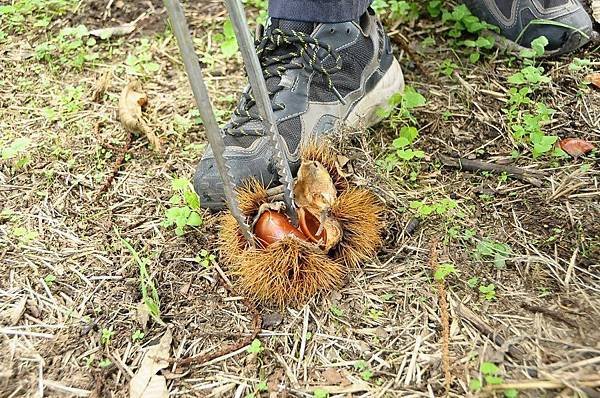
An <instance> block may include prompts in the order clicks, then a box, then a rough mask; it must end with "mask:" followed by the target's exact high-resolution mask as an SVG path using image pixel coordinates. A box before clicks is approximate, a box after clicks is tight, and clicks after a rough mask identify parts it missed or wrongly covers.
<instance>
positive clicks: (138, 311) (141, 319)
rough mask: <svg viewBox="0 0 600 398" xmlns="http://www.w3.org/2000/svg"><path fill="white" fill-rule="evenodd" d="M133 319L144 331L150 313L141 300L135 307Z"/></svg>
mask: <svg viewBox="0 0 600 398" xmlns="http://www.w3.org/2000/svg"><path fill="white" fill-rule="evenodd" d="M135 319H136V321H138V323H139V324H140V326H141V328H142V329H146V325H147V324H148V320H149V319H150V311H148V306H147V305H146V303H144V301H143V300H142V301H141V302H139V303H138V305H137V307H135Z"/></svg>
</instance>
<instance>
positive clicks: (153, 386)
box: [129, 328, 173, 398]
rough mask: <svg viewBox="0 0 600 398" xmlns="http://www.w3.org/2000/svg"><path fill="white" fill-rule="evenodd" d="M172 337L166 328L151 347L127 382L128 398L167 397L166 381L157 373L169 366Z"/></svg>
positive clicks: (169, 330)
mask: <svg viewBox="0 0 600 398" xmlns="http://www.w3.org/2000/svg"><path fill="white" fill-rule="evenodd" d="M172 341H173V335H172V333H171V329H170V328H168V329H167V331H166V332H165V334H164V335H163V337H162V338H161V339H160V341H159V343H158V344H157V345H153V346H151V347H150V348H149V349H148V351H147V352H146V355H144V359H142V364H141V365H140V367H139V369H138V370H137V372H136V373H135V375H134V376H133V378H132V379H131V381H130V382H129V398H163V397H168V395H169V394H168V390H167V384H166V379H165V377H164V376H159V375H157V373H158V372H159V371H160V370H161V369H165V368H167V367H168V366H169V353H170V351H171V342H172Z"/></svg>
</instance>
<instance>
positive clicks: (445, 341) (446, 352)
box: [429, 238, 452, 396]
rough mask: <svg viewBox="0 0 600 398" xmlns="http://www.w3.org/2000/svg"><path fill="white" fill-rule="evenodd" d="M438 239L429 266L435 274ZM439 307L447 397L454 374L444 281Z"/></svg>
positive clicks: (439, 291)
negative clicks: (451, 369)
mask: <svg viewBox="0 0 600 398" xmlns="http://www.w3.org/2000/svg"><path fill="white" fill-rule="evenodd" d="M437 244H438V240H437V238H434V239H433V240H432V241H431V245H430V247H429V266H430V267H431V271H432V272H433V273H434V274H435V272H436V271H437V269H438V266H439V264H438V253H437ZM437 288H438V300H439V302H438V305H439V307H440V318H441V324H442V368H443V369H444V379H445V380H444V384H445V386H446V396H448V395H449V394H450V385H451V384H452V374H451V373H450V315H449V314H448V301H447V300H446V286H445V284H444V280H443V279H440V280H439V281H437Z"/></svg>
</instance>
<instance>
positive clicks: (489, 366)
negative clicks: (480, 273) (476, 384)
mask: <svg viewBox="0 0 600 398" xmlns="http://www.w3.org/2000/svg"><path fill="white" fill-rule="evenodd" d="M492 286H493V285H492ZM479 371H480V372H481V373H482V374H484V375H497V374H498V373H500V368H498V366H496V365H495V364H494V363H492V362H483V363H482V364H481V365H480V366H479Z"/></svg>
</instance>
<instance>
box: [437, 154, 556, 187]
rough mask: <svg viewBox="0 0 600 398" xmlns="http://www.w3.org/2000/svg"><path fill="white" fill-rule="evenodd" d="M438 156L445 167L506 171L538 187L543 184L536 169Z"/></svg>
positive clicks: (496, 171)
mask: <svg viewBox="0 0 600 398" xmlns="http://www.w3.org/2000/svg"><path fill="white" fill-rule="evenodd" d="M438 157H439V159H440V161H441V162H442V164H443V165H444V166H447V167H454V168H457V169H460V170H466V171H473V172H475V171H491V172H494V173H507V174H509V175H511V176H513V177H515V178H517V179H519V180H521V181H525V182H527V183H529V184H531V185H533V186H536V187H538V188H539V187H541V186H542V185H544V183H543V182H542V180H540V179H539V178H538V177H542V176H543V174H542V173H540V172H537V171H530V170H526V169H523V168H520V167H516V166H509V165H503V164H496V163H488V162H482V161H481V160H469V159H463V158H453V157H451V156H446V155H442V154H439V155H438Z"/></svg>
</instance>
